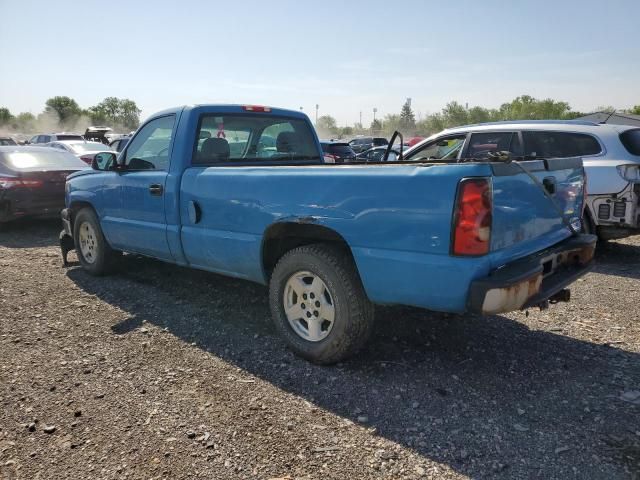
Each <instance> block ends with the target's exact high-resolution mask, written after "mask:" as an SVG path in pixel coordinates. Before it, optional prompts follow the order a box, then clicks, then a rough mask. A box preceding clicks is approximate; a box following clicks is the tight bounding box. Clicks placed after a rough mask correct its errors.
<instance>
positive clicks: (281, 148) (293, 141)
mask: <svg viewBox="0 0 640 480" xmlns="http://www.w3.org/2000/svg"><path fill="white" fill-rule="evenodd" d="M276 149H277V150H278V152H279V153H292V152H296V151H297V150H298V136H297V135H296V134H295V132H281V133H279V134H278V138H277V139H276Z"/></svg>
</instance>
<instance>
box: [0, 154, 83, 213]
mask: <svg viewBox="0 0 640 480" xmlns="http://www.w3.org/2000/svg"><path fill="white" fill-rule="evenodd" d="M86 168H88V166H87V164H85V163H84V162H83V161H82V160H80V159H78V158H77V157H75V156H74V155H72V154H71V153H68V152H64V151H61V150H54V149H52V148H48V147H0V224H2V223H4V222H9V221H11V220H15V219H18V218H23V217H31V216H58V215H60V211H61V210H62V209H63V208H64V184H65V180H66V178H67V176H68V175H70V174H71V173H73V172H77V171H78V170H84V169H86Z"/></svg>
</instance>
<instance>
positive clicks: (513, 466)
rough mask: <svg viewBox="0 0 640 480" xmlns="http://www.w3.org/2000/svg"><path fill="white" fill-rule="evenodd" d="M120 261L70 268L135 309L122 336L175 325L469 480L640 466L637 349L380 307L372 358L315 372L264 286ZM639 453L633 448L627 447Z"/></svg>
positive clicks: (602, 473) (75, 276) (368, 353)
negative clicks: (117, 265)
mask: <svg viewBox="0 0 640 480" xmlns="http://www.w3.org/2000/svg"><path fill="white" fill-rule="evenodd" d="M123 264H124V265H123V268H122V269H121V271H120V273H119V274H117V275H114V276H112V277H107V278H100V279H96V278H92V277H90V276H88V275H86V274H85V273H84V272H83V271H81V270H80V269H70V270H69V271H68V276H69V278H71V279H72V280H73V281H74V282H75V283H76V284H77V285H79V286H80V287H81V288H83V289H84V290H85V291H86V292H88V293H90V294H93V295H97V296H98V297H99V298H101V299H102V300H104V301H105V302H108V303H110V304H112V305H115V306H117V307H119V308H120V309H122V310H124V311H126V312H128V313H129V314H130V317H129V318H128V319H127V320H126V321H124V322H122V323H119V324H117V325H113V326H112V331H113V332H114V334H118V335H122V334H127V333H128V332H131V331H132V330H134V329H135V328H138V327H139V326H140V325H142V322H143V321H147V322H150V323H152V324H155V325H157V326H159V327H162V328H166V329H167V330H168V331H169V332H171V333H172V334H173V335H176V336H177V337H179V338H181V339H182V340H184V341H185V342H187V343H192V342H195V343H196V344H197V345H198V347H199V348H201V349H203V350H205V351H207V352H210V353H211V354H212V355H215V356H217V357H220V358H222V359H224V360H225V361H226V362H229V363H230V364H233V365H235V366H238V367H240V368H242V369H243V370H245V371H246V372H247V374H250V375H255V376H257V377H259V378H262V379H264V380H266V381H268V382H270V383H272V384H273V385H275V386H277V387H279V388H281V389H283V390H285V391H288V392H291V393H292V394H295V395H298V396H300V397H302V398H304V399H306V400H308V401H310V402H313V403H314V404H315V405H317V406H318V407H320V408H322V409H326V410H328V411H330V412H333V413H335V414H337V415H340V416H342V417H344V418H348V419H351V420H354V421H355V420H357V419H358V417H361V418H360V419H359V421H362V422H363V423H366V424H367V425H368V426H370V427H375V429H376V434H377V435H379V436H381V437H385V438H388V439H390V440H393V441H394V442H397V443H399V444H401V445H403V446H405V447H408V448H411V449H414V450H415V451H416V452H418V453H419V454H420V455H422V456H424V457H425V458H429V459H433V460H436V461H438V462H443V463H446V464H448V465H450V466H451V467H453V468H454V469H455V470H457V471H458V472H461V473H463V474H465V475H469V476H472V477H487V476H489V477H500V478H568V477H569V476H571V477H572V478H607V479H608V478H617V477H620V476H624V475H625V468H626V469H627V473H626V474H627V475H628V472H629V470H632V471H633V470H636V471H637V469H638V464H639V462H640V458H638V457H639V456H640V454H638V453H637V452H638V450H637V449H636V450H633V448H635V447H633V448H632V449H631V450H629V445H632V446H633V445H634V442H637V440H638V436H637V434H636V433H635V432H637V431H640V406H636V405H632V404H629V403H625V402H623V401H622V400H620V398H619V397H620V395H621V392H624V391H627V390H631V389H633V388H634V387H635V388H637V382H638V379H639V378H640V356H639V355H637V354H635V353H631V352H628V351H624V350H620V349H616V348H612V347H609V346H603V345H598V344H594V343H588V342H583V341H579V340H576V339H574V338H570V337H565V336H563V335H561V334H556V333H552V332H549V331H536V330H530V329H529V328H528V327H527V326H526V325H524V324H522V323H519V322H516V321H513V320H511V319H509V318H506V317H502V316H492V317H487V318H480V317H474V316H454V315H443V314H435V313H429V312H425V311H421V310H414V309H406V308H380V309H378V310H377V319H376V320H377V327H376V333H375V335H374V337H373V338H372V340H371V342H370V343H369V345H368V346H367V347H366V349H365V351H363V352H362V353H361V354H360V355H358V356H357V357H356V358H354V359H353V360H351V361H349V362H347V363H345V364H342V365H337V366H334V367H318V366H314V365H311V364H309V363H307V362H305V361H303V360H300V359H298V358H297V357H295V356H293V355H292V354H291V353H290V352H289V351H288V350H287V349H286V348H285V347H284V345H283V344H282V342H281V341H279V340H278V339H277V337H276V336H275V331H274V330H273V328H272V326H271V323H270V320H269V315H270V314H269V308H268V303H267V290H266V288H265V287H262V286H259V285H255V284H252V283H248V282H245V281H240V280H234V279H228V278H225V277H221V276H218V275H214V274H210V273H206V272H199V271H193V270H187V269H183V268H180V267H175V266H171V265H166V264H163V263H160V262H156V261H153V260H148V259H143V258H135V257H132V256H126V257H125V259H124V260H123ZM363 417H366V418H363ZM616 442H618V443H616ZM621 445H622V446H621ZM624 448H626V450H624ZM629 451H631V452H636V453H631V454H628V453H626V454H625V453H621V452H629Z"/></svg>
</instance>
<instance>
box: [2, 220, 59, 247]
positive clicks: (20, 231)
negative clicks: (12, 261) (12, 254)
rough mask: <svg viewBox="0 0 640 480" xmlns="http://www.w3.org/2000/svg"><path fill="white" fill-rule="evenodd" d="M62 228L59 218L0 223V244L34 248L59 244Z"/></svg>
mask: <svg viewBox="0 0 640 480" xmlns="http://www.w3.org/2000/svg"><path fill="white" fill-rule="evenodd" d="M61 230H62V224H61V223H60V219H59V218H47V219H34V218H28V219H24V220H16V221H13V222H9V223H0V246H2V247H6V248H34V247H51V246H53V245H59V243H58V234H59V233H60V231H61Z"/></svg>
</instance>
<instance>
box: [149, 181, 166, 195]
mask: <svg viewBox="0 0 640 480" xmlns="http://www.w3.org/2000/svg"><path fill="white" fill-rule="evenodd" d="M163 190H164V189H163V188H162V185H160V184H159V183H152V184H151V185H149V193H150V194H151V195H155V196H158V197H159V196H160V195H162V191H163Z"/></svg>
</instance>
